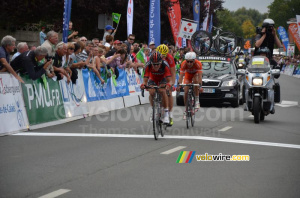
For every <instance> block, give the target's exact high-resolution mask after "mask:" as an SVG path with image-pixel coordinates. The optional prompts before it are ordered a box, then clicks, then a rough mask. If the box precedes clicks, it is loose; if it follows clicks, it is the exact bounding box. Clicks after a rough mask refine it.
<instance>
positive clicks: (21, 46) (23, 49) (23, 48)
mask: <svg viewBox="0 0 300 198" xmlns="http://www.w3.org/2000/svg"><path fill="white" fill-rule="evenodd" d="M28 50H29V49H28V45H27V43H26V42H20V43H19V44H18V45H17V53H15V54H14V55H13V57H12V58H11V61H13V60H14V59H15V58H16V57H17V56H19V55H20V54H22V53H23V52H26V51H28Z"/></svg>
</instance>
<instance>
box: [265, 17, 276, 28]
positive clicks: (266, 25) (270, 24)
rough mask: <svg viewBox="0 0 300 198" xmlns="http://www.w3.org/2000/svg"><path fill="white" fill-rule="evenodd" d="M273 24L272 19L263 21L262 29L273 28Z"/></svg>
mask: <svg viewBox="0 0 300 198" xmlns="http://www.w3.org/2000/svg"><path fill="white" fill-rule="evenodd" d="M274 25H275V22H274V21H273V19H265V20H264V21H263V24H262V27H268V26H274Z"/></svg>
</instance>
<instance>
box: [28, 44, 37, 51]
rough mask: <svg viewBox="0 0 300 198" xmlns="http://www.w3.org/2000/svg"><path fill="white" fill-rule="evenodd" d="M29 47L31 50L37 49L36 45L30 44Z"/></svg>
mask: <svg viewBox="0 0 300 198" xmlns="http://www.w3.org/2000/svg"><path fill="white" fill-rule="evenodd" d="M28 47H29V50H32V51H34V50H35V49H36V46H35V45H31V46H28Z"/></svg>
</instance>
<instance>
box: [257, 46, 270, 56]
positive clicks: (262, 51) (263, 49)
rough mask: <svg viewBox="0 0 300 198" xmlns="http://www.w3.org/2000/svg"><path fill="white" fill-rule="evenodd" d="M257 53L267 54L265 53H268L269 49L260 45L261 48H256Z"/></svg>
mask: <svg viewBox="0 0 300 198" xmlns="http://www.w3.org/2000/svg"><path fill="white" fill-rule="evenodd" d="M257 53H258V54H267V55H269V54H270V50H269V48H267V47H261V48H259V49H258V51H257Z"/></svg>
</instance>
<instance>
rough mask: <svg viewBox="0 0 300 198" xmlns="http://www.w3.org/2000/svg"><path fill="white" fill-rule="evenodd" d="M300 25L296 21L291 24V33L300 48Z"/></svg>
mask: <svg viewBox="0 0 300 198" xmlns="http://www.w3.org/2000/svg"><path fill="white" fill-rule="evenodd" d="M298 31H299V30H298V25H297V24H296V23H292V24H290V26H289V33H290V34H291V35H292V37H293V39H294V41H295V43H296V45H297V47H298V49H299V50H300V36H299V33H298Z"/></svg>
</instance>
